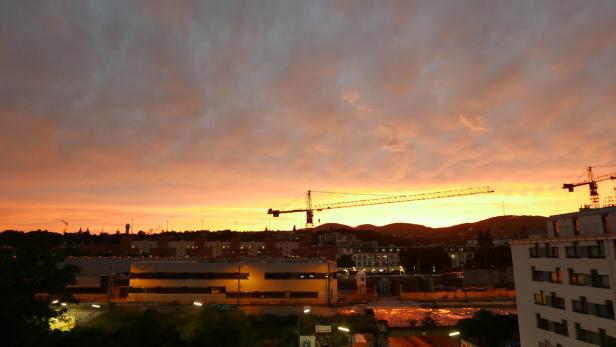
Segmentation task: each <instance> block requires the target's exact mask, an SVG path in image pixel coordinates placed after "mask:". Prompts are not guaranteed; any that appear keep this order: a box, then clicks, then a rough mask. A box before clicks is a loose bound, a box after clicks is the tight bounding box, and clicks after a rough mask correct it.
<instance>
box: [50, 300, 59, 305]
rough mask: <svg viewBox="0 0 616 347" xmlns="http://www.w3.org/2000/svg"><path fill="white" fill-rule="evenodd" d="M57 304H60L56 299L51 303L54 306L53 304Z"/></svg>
mask: <svg viewBox="0 0 616 347" xmlns="http://www.w3.org/2000/svg"><path fill="white" fill-rule="evenodd" d="M59 302H60V300H58V299H56V300H54V301H52V302H51V303H52V304H54V305H55V304H57V303H59Z"/></svg>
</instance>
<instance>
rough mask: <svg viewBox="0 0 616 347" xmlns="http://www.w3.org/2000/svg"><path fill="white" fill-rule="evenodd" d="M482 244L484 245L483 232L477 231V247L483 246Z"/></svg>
mask: <svg viewBox="0 0 616 347" xmlns="http://www.w3.org/2000/svg"><path fill="white" fill-rule="evenodd" d="M484 243H485V238H484V236H483V231H481V230H479V231H477V245H478V246H483V244H484Z"/></svg>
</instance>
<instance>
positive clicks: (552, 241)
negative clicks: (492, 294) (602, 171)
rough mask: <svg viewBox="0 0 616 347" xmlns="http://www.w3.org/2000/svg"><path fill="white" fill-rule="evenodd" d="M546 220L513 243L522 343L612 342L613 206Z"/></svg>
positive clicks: (615, 295)
mask: <svg viewBox="0 0 616 347" xmlns="http://www.w3.org/2000/svg"><path fill="white" fill-rule="evenodd" d="M547 226H548V228H547V229H548V234H547V235H546V237H545V238H542V239H532V240H519V241H514V242H512V244H511V252H512V256H513V267H514V277H515V286H516V291H517V308H518V315H519V325H520V338H521V343H522V346H525V347H526V346H539V347H558V346H561V347H570V346H593V345H594V346H616V319H615V316H614V302H615V301H616V282H615V281H614V279H615V278H616V207H606V208H598V209H583V210H581V211H579V212H575V213H567V214H561V215H555V216H551V217H550V218H549V220H548V225H547Z"/></svg>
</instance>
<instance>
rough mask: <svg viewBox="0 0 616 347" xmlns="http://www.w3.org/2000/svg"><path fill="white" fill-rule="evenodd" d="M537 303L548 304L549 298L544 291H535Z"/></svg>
mask: <svg viewBox="0 0 616 347" xmlns="http://www.w3.org/2000/svg"><path fill="white" fill-rule="evenodd" d="M535 304H539V305H547V304H548V299H547V297H546V296H545V293H544V292H543V290H542V291H540V292H539V293H535Z"/></svg>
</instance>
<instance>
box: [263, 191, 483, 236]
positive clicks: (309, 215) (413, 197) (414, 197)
mask: <svg viewBox="0 0 616 347" xmlns="http://www.w3.org/2000/svg"><path fill="white" fill-rule="evenodd" d="M314 192H315V191H311V190H309V191H308V192H307V193H306V208H296V209H289V210H274V209H271V208H270V209H269V210H267V214H271V215H272V216H273V217H279V216H280V215H281V214H283V213H298V212H305V213H306V227H312V224H313V223H312V222H313V218H314V212H315V211H317V212H318V211H323V210H331V209H335V208H347V207H358V206H370V205H381V204H392V203H396V202H408V201H419V200H430V199H442V198H449V197H454V196H465V195H474V194H484V193H493V192H494V190H493V189H492V188H490V187H489V186H485V187H475V188H463V189H453V190H446V191H440V192H430V193H420V194H410V195H392V196H388V197H383V198H376V199H363V200H353V201H342V202H333V203H329V204H318V205H313V204H312V193H314Z"/></svg>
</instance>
